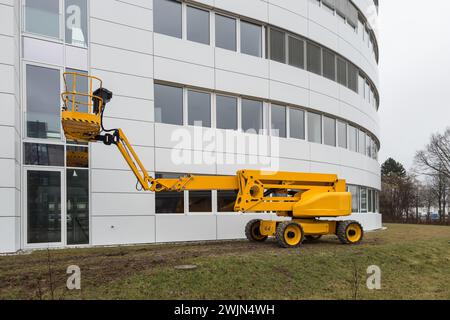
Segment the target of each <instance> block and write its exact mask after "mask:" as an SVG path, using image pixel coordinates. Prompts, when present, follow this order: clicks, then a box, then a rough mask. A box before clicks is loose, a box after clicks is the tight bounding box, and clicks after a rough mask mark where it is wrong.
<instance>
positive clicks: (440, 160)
mask: <svg viewBox="0 0 450 320" xmlns="http://www.w3.org/2000/svg"><path fill="white" fill-rule="evenodd" d="M416 164H417V165H418V167H419V168H420V169H421V170H422V173H423V174H427V175H432V176H433V175H436V174H441V175H443V176H445V177H446V178H447V179H450V128H448V129H447V130H446V131H445V133H444V134H440V133H437V134H434V135H432V137H431V140H430V143H429V144H428V145H427V146H426V148H425V149H424V150H422V151H419V152H418V153H417V154H416Z"/></svg>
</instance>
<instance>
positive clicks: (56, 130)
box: [26, 65, 61, 139]
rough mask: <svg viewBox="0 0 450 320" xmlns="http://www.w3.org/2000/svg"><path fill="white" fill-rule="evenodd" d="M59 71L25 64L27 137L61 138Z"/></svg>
mask: <svg viewBox="0 0 450 320" xmlns="http://www.w3.org/2000/svg"><path fill="white" fill-rule="evenodd" d="M60 80H61V76H60V72H59V70H56V69H49V68H43V67H37V66H32V65H27V67H26V86H27V134H28V137H29V138H39V139H60V138H61V97H60V94H61V90H60Z"/></svg>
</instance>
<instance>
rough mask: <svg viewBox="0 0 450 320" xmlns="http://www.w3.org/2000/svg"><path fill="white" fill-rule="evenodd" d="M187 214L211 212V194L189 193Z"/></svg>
mask: <svg viewBox="0 0 450 320" xmlns="http://www.w3.org/2000/svg"><path fill="white" fill-rule="evenodd" d="M189 212H212V192H211V191H190V192H189Z"/></svg>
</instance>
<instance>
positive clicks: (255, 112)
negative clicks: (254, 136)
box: [242, 99, 263, 133]
mask: <svg viewBox="0 0 450 320" xmlns="http://www.w3.org/2000/svg"><path fill="white" fill-rule="evenodd" d="M262 129H263V103H262V102H261V101H255V100H247V99H242V130H243V131H244V132H248V133H260V132H261V130H262Z"/></svg>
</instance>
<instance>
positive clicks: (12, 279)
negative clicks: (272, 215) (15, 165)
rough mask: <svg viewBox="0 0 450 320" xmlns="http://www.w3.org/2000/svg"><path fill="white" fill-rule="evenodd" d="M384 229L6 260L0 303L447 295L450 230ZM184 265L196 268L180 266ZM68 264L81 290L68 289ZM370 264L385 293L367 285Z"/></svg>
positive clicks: (1, 266) (0, 266)
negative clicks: (292, 243)
mask: <svg viewBox="0 0 450 320" xmlns="http://www.w3.org/2000/svg"><path fill="white" fill-rule="evenodd" d="M387 227H388V230H387V231H380V232H375V233H368V234H367V235H366V239H365V241H364V243H363V244H361V245H358V246H345V245H341V244H339V242H338V241H337V240H336V239H335V237H326V238H324V239H323V240H321V241H320V242H317V243H305V244H304V245H303V246H302V247H301V248H299V249H294V250H286V249H281V248H279V247H278V246H277V244H276V243H275V242H274V241H268V242H267V243H264V244H252V243H249V242H247V241H231V242H220V243H218V242H215V243H205V244H180V245H156V246H137V247H120V248H92V249H73V250H57V251H49V252H47V251H39V252H33V253H32V254H29V255H19V256H4V257H0V299H51V298H53V299H354V298H355V297H356V298H357V299H450V228H448V227H435V226H411V225H395V224H391V225H387ZM48 259H50V262H51V263H50V266H51V277H50V273H49V271H48V269H49V268H48V266H49V264H48V263H47V261H48ZM184 264H194V265H197V266H198V268H197V269H195V270H191V271H181V270H177V269H175V267H176V266H178V265H184ZM70 265H78V266H79V267H80V268H81V272H82V284H81V285H82V290H81V291H68V290H67V289H66V287H65V286H66V280H67V277H68V275H66V270H67V267H68V266H70ZM370 265H377V266H379V267H380V268H381V270H382V289H381V290H378V291H370V290H368V289H367V287H366V279H367V275H366V270H367V267H368V266H370ZM50 278H51V280H50ZM355 283H356V284H355ZM52 288H53V290H52ZM52 291H53V294H52Z"/></svg>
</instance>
